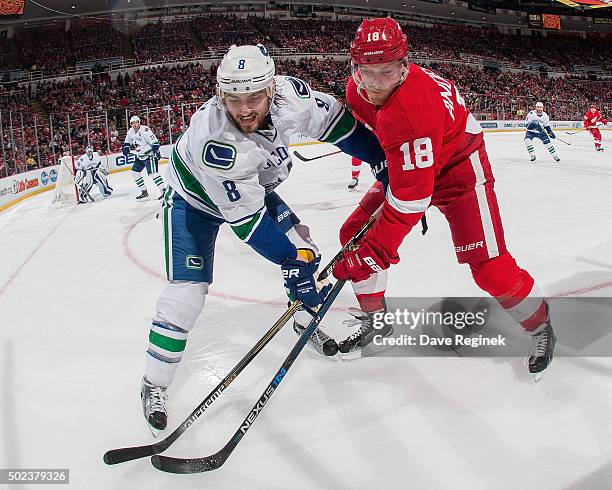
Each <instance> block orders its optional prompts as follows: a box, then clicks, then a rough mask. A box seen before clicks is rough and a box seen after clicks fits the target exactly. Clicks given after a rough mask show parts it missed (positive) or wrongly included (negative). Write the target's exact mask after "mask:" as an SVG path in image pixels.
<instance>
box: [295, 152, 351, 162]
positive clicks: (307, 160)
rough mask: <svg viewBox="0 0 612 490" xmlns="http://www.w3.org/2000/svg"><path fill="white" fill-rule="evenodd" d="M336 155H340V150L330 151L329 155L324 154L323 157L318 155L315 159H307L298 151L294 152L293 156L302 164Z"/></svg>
mask: <svg viewBox="0 0 612 490" xmlns="http://www.w3.org/2000/svg"><path fill="white" fill-rule="evenodd" d="M338 153H342V150H336V151H332V152H330V153H324V154H323V155H319V156H317V157H312V158H308V157H305V156H304V155H302V154H301V153H300V152H299V151H294V152H293V154H294V155H295V156H296V157H298V158H299V159H300V160H302V161H303V162H312V161H313V160H319V159H320V158H325V157H330V156H332V155H337V154H338Z"/></svg>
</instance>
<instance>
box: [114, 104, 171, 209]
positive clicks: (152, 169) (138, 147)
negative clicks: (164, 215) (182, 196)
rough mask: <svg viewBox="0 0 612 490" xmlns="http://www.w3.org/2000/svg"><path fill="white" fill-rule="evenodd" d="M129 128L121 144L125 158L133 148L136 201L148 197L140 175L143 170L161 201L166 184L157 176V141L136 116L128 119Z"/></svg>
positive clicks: (159, 154) (158, 158) (159, 155)
mask: <svg viewBox="0 0 612 490" xmlns="http://www.w3.org/2000/svg"><path fill="white" fill-rule="evenodd" d="M130 126H131V127H130V129H129V130H128V132H127V135H126V136H125V142H124V143H123V154H124V155H125V156H126V157H127V156H128V155H129V154H130V149H131V146H134V149H135V151H136V161H135V162H134V165H132V177H134V181H135V182H136V185H137V186H138V188H139V189H140V194H139V195H138V196H136V199H138V200H142V199H146V198H147V197H149V192H148V191H147V186H146V184H145V181H144V179H143V178H142V176H141V175H140V173H141V172H142V171H143V170H144V169H145V168H146V169H147V173H148V174H149V176H150V177H151V179H152V180H153V182H154V183H155V185H156V186H157V187H158V189H159V192H160V199H161V197H162V196H163V194H164V191H165V190H166V184H165V183H164V179H163V178H162V176H161V175H160V174H159V169H158V165H159V160H160V159H161V153H160V152H159V141H157V138H156V137H155V135H154V134H153V131H151V129H150V128H149V127H148V126H145V125H144V124H140V118H139V117H138V116H132V117H131V118H130Z"/></svg>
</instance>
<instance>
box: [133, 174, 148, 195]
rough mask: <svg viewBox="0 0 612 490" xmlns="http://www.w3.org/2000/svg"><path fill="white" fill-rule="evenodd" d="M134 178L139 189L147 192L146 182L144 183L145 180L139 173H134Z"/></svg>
mask: <svg viewBox="0 0 612 490" xmlns="http://www.w3.org/2000/svg"><path fill="white" fill-rule="evenodd" d="M132 177H133V178H134V182H136V185H137V186H138V188H139V189H140V190H141V191H146V190H147V186H146V185H145V181H144V179H143V178H142V176H141V175H140V174H139V173H138V172H134V171H132Z"/></svg>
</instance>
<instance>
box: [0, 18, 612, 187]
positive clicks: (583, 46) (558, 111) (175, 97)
mask: <svg viewBox="0 0 612 490" xmlns="http://www.w3.org/2000/svg"><path fill="white" fill-rule="evenodd" d="M189 22H190V23H189V25H188V26H187V24H185V23H176V22H174V23H170V24H168V23H165V24H150V25H149V26H145V27H143V28H140V29H138V30H136V31H135V32H133V34H132V43H133V48H134V53H135V55H136V56H137V57H138V59H140V60H142V61H145V60H146V61H152V60H154V59H155V60H166V61H167V60H170V59H181V58H185V57H190V56H193V55H194V53H195V49H196V47H195V46H196V44H198V43H199V44H201V46H202V47H203V49H208V50H217V49H221V48H223V49H225V48H226V47H227V46H228V45H229V44H230V43H238V44H242V43H256V42H264V43H265V44H266V45H267V46H269V47H280V48H293V49H295V51H296V52H301V51H304V50H307V51H311V52H312V51H313V49H312V46H316V50H315V51H317V52H320V53H323V54H324V53H326V52H333V53H341V52H344V53H346V51H347V48H348V46H349V45H350V39H351V38H352V36H353V33H354V30H355V29H356V26H357V22H352V21H350V22H349V21H341V22H331V21H312V20H298V21H279V20H271V19H260V18H258V19H256V18H250V19H237V18H233V17H221V16H216V17H212V18H210V17H197V18H192V19H190V21H189ZM215 28H216V29H217V31H216V35H215V36H213V35H212V32H213V30H214V29H215ZM74 29H75V30H74V31H73V32H72V33H71V34H70V36H71V37H70V39H71V41H65V38H63V37H62V35H60V33H59V31H57V30H56V31H50V32H52V33H53V34H52V35H51V39H54V40H55V41H56V44H57V46H58V47H57V51H56V52H57V53H60V54H61V55H59V56H58V57H56V58H54V59H55V60H56V61H58V60H59V62H60V64H61V65H62V66H65V63H66V60H67V59H68V57H73V58H75V57H80V56H81V55H80V54H78V53H86V52H87V50H88V49H90V48H89V47H84V48H83V50H82V51H79V49H80V48H79V49H72V50H69V49H67V48H66V46H68V45H70V43H71V42H76V43H77V47H79V46H81V47H82V46H89V45H87V44H83V41H84V38H83V37H81V36H83V32H81V28H76V27H75V28H74ZM90 29H94V30H95V31H96V32H98V33H99V37H97V38H96V39H97V40H98V42H99V43H100V44H103V45H105V46H104V47H103V48H102V49H103V50H104V52H105V53H116V50H117V49H120V46H119V45H117V44H116V42H117V41H116V40H119V44H121V43H123V37H121V36H118V37H116V39H115V40H111V41H108V42H105V41H104V39H105V38H107V37H109V29H113V27H112V26H111V25H109V24H100V25H93V26H90ZM406 30H407V34H408V39H409V43H410V46H411V50H410V53H411V56H414V57H415V58H416V60H417V61H418V63H419V64H427V65H429V66H430V67H431V68H432V69H433V70H434V71H436V72H438V73H440V74H441V75H442V76H445V77H447V78H449V79H451V80H453V81H455V83H456V84H457V86H458V88H459V90H460V91H461V93H462V95H463V96H464V97H465V99H466V102H467V104H468V107H469V108H470V109H471V110H472V112H473V113H474V114H475V115H476V117H477V118H479V119H503V118H514V117H515V115H516V112H517V111H523V113H526V112H527V111H528V110H529V109H530V108H531V107H532V105H533V104H534V103H535V101H536V100H542V101H543V102H544V103H545V105H546V110H547V112H548V113H549V114H550V115H551V117H552V118H553V119H581V117H582V114H583V112H584V110H585V109H586V107H587V105H588V104H589V103H591V102H595V103H597V104H599V105H600V107H602V108H603V109H604V112H606V111H609V110H612V107H606V106H604V105H602V104H603V103H604V102H608V103H609V101H610V99H611V97H610V93H611V92H612V91H611V90H610V89H611V88H612V82H610V81H590V80H586V79H584V78H580V77H579V76H578V75H576V76H573V77H568V78H548V77H546V76H542V75H541V74H540V73H538V72H525V71H522V72H521V71H512V72H510V71H499V70H495V69H483V67H482V66H480V65H478V64H477V61H478V60H488V61H497V62H499V63H506V64H511V65H513V66H515V67H519V66H520V64H521V63H524V62H525V61H529V62H536V61H538V56H540V57H542V53H546V56H545V57H546V58H547V60H546V62H547V64H548V66H554V67H558V68H567V67H570V64H571V61H572V60H573V59H575V56H574V55H573V54H568V53H571V47H572V46H573V47H574V48H575V49H576V52H578V53H580V61H581V64H587V63H597V62H596V61H595V60H596V59H598V60H599V66H602V67H604V68H605V67H606V64H605V62H604V59H605V52H606V48H605V46H602V45H599V47H598V49H599V51H598V49H596V47H597V45H596V44H595V43H591V42H590V41H589V40H587V39H580V40H578V39H573V38H561V39H560V40H559V44H557V43H556V42H555V43H549V45H548V47H547V48H546V49H547V50H549V51H546V50H542V49H539V50H535V49H533V48H534V46H535V44H534V45H533V46H532V43H536V44H537V42H541V40H537V39H533V40H532V39H531V38H523V37H521V38H514V39H518V41H520V43H519V42H516V43H514V44H510V45H509V46H510V47H506V46H504V47H502V46H501V45H500V43H499V36H503V35H501V34H499V33H497V32H496V31H492V30H485V29H464V28H456V27H449V26H445V27H441V28H439V29H424V28H417V27H413V26H408V27H406ZM459 31H460V32H459ZM69 32H70V31H69ZM264 33H266V34H264ZM193 36H196V41H194V38H193ZM40 39H41V40H42V39H44V36H43V37H41V38H40ZM61 39H64V40H61ZM79 39H80V40H81V45H79V43H78V40H79ZM466 40H470V41H469V42H467V41H466ZM525 45H527V46H530V49H533V50H532V51H530V52H529V53H530V56H529V57H527V56H526V55H525V54H524V53H523V52H522V50H523V46H525ZM17 46H20V49H21V53H25V52H26V51H27V49H28V48H25V47H24V46H23V45H21V44H19V43H17ZM555 46H560V47H562V48H563V50H564V51H567V52H565V53H564V54H559V53H558V55H557V56H556V57H555V58H552V53H553V51H554V50H555V49H556V48H555ZM9 48H10V46H7V45H6V44H3V43H2V42H0V55H2V53H4V54H6V53H8V50H9ZM47 48H48V46H47V47H44V48H43V50H41V54H40V58H39V59H40V60H41V61H36V63H44V62H45V61H46V60H47V58H45V56H44V55H42V52H43V51H44V50H45V49H46V50H47V52H48V53H51V52H52V51H51V50H50V48H49V49H47ZM91 49H93V48H91ZM468 49H469V53H468V54H466V53H463V55H464V58H463V61H462V62H461V63H459V62H458V60H459V59H460V57H461V51H460V50H468ZM607 49H608V53H609V48H607ZM600 52H601V53H602V54H599V53H600ZM536 53H538V54H536ZM549 55H550V57H549ZM32 56H34V55H32ZM85 56H86V55H85ZM589 56H590V57H589ZM598 57H599V58H598ZM51 58H52V57H51ZM51 58H50V59H51ZM31 59H34V58H31ZM37 59H38V58H37ZM3 60H4V61H5V62H6V59H5V57H2V56H0V62H2V61H3ZM47 61H48V60H47ZM609 61H610V60H609V57H608V59H607V62H609ZM49 63H51V64H52V63H53V61H49ZM49 66H51V65H49ZM215 71H216V66H215V65H214V64H213V66H211V67H207V68H205V67H204V66H203V65H202V64H199V63H192V64H188V65H182V66H176V65H175V66H168V65H166V66H161V67H155V68H146V69H140V70H136V71H132V72H130V73H129V74H128V73H120V74H119V75H118V76H112V77H111V76H110V74H109V73H100V74H94V75H93V76H86V77H81V78H70V79H63V80H61V81H58V80H52V81H45V82H40V83H38V84H37V85H24V86H22V87H15V86H14V84H13V85H11V84H5V85H4V87H3V88H2V89H0V111H1V117H0V121H1V123H2V128H0V134H1V136H2V140H1V143H2V149H1V153H0V177H1V176H5V175H7V174H11V173H17V172H21V171H24V170H26V169H29V168H30V167H32V166H33V167H39V166H44V165H50V164H53V163H54V162H56V161H57V160H58V159H59V158H60V157H61V156H62V155H63V154H64V153H65V152H69V151H72V152H73V153H74V154H82V153H83V152H84V151H85V147H86V146H87V144H93V145H94V146H95V147H96V150H98V151H101V152H104V153H105V152H109V151H110V152H116V151H118V150H119V149H120V147H121V143H122V140H123V137H124V136H125V131H126V127H127V124H126V121H127V118H128V117H129V116H130V115H132V114H138V115H139V116H140V117H141V119H142V120H143V123H144V124H147V125H149V126H150V127H151V129H152V130H153V131H154V132H155V134H156V135H157V136H158V138H159V140H160V142H161V143H162V144H167V143H170V142H173V141H176V138H177V137H178V136H179V135H180V134H181V133H182V132H183V131H184V129H185V127H186V126H187V125H188V124H189V120H190V117H191V115H192V114H193V112H194V111H195V110H196V109H197V107H198V106H199V105H200V104H201V103H202V102H203V101H205V100H206V99H208V98H209V97H210V96H212V95H213V94H214V86H215V78H214V74H215ZM277 72H278V73H279V74H290V75H292V76H295V77H298V78H302V79H305V80H306V81H308V82H309V83H310V84H311V86H312V87H313V88H314V89H317V90H321V91H325V92H330V93H333V94H334V95H336V96H337V97H338V98H339V99H343V97H344V90H345V86H346V80H347V78H348V76H350V64H349V62H348V61H346V59H341V60H339V59H334V58H331V57H325V56H323V55H321V56H311V57H304V58H302V59H300V60H299V61H296V60H295V59H285V60H277ZM68 114H70V117H68ZM606 114H608V113H607V112H606ZM5 161H7V162H10V164H9V165H4V162H5Z"/></svg>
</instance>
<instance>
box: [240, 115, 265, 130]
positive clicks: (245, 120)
mask: <svg viewBox="0 0 612 490" xmlns="http://www.w3.org/2000/svg"><path fill="white" fill-rule="evenodd" d="M232 119H233V120H234V124H235V125H236V126H237V127H238V129H239V130H240V131H242V132H243V133H254V132H255V131H257V130H258V129H260V127H261V125H262V124H263V120H264V119H265V116H262V115H261V114H259V113H258V112H255V111H252V112H250V113H249V114H248V115H246V117H245V116H244V115H242V114H239V115H236V116H234V115H233V114H232Z"/></svg>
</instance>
